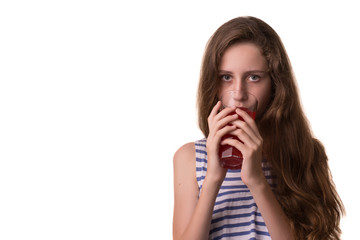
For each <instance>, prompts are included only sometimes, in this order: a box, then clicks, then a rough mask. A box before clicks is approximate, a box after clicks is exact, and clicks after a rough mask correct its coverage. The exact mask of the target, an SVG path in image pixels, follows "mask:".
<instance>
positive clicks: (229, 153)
mask: <svg viewBox="0 0 360 240" xmlns="http://www.w3.org/2000/svg"><path fill="white" fill-rule="evenodd" d="M220 101H221V103H222V109H224V108H226V107H232V106H236V108H240V109H241V110H244V111H245V112H247V113H248V114H249V115H250V116H251V117H252V118H253V119H254V120H255V115H256V109H257V104H258V101H257V99H256V97H255V96H254V95H252V94H251V93H243V92H241V91H228V92H225V93H224V94H223V95H222V96H221V97H220ZM231 114H235V111H234V112H232V113H230V115H231ZM238 118H239V120H241V121H244V119H243V118H242V117H240V116H238ZM226 138H232V139H237V140H239V138H238V137H236V136H233V135H230V134H226V135H225V136H224V137H223V138H222V139H221V140H224V139H226ZM239 141H240V140H239ZM219 157H220V164H221V166H222V167H224V168H228V169H241V167H242V162H243V155H242V153H241V152H240V151H239V150H238V149H237V148H235V147H233V146H230V145H220V151H219Z"/></svg>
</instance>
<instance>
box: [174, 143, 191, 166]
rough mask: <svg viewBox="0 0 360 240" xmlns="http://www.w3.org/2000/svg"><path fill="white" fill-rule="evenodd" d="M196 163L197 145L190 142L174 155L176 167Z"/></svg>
mask: <svg viewBox="0 0 360 240" xmlns="http://www.w3.org/2000/svg"><path fill="white" fill-rule="evenodd" d="M194 161H195V143H194V142H189V143H186V144H184V145H182V146H181V147H180V148H179V149H178V150H177V151H176V152H175V154H174V167H175V166H177V165H184V164H189V163H191V162H194Z"/></svg>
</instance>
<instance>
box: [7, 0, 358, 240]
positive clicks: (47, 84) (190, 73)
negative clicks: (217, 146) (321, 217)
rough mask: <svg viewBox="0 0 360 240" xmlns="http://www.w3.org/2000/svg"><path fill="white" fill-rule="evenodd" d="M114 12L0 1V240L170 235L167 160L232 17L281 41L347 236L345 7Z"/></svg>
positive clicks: (352, 177)
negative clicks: (204, 64) (212, 49)
mask: <svg viewBox="0 0 360 240" xmlns="http://www.w3.org/2000/svg"><path fill="white" fill-rule="evenodd" d="M127 2H129V3H122V2H119V1H95V0H93V1H80V0H73V1H70V0H65V1H45V0H44V1H16V0H15V1H1V3H0V239H4V240H7V239H171V236H172V235H171V231H172V230H171V227H172V211H173V209H172V207H173V186H172V181H173V172H172V171H173V169H172V157H173V154H174V152H175V151H176V150H177V149H178V148H179V147H180V146H181V145H182V144H184V143H186V142H190V141H194V140H196V139H199V138H202V134H201V132H200V131H199V130H198V128H197V117H196V105H195V101H196V88H197V84H198V77H199V70H200V64H201V58H202V54H203V51H204V47H205V44H206V42H207V40H208V39H209V37H210V36H211V34H212V33H213V32H214V31H215V30H216V29H217V28H218V27H219V26H220V25H221V24H223V23H224V22H226V21H228V20H230V19H232V18H234V17H237V16H243V15H252V16H256V17H259V18H261V19H263V20H264V21H266V22H267V23H268V24H270V25H271V26H272V27H273V28H274V29H275V30H276V31H277V32H278V34H279V35H280V36H281V38H282V40H283V42H284V45H285V47H286V49H287V51H288V54H289V56H290V59H291V61H292V64H293V68H294V71H295V74H296V77H297V79H298V85H299V90H300V93H301V97H302V102H303V106H304V109H305V111H306V114H307V116H308V118H309V121H310V123H311V125H312V129H313V132H314V134H315V136H316V137H318V138H319V139H320V140H321V141H322V142H323V143H324V145H325V146H326V148H327V153H328V157H329V164H330V168H331V170H332V173H333V177H334V181H335V183H336V185H337V188H338V192H339V194H340V196H341V197H342V200H343V202H344V204H345V207H346V210H347V216H346V217H345V218H344V219H343V220H342V223H341V225H342V229H343V232H344V234H343V239H354V237H355V236H356V234H357V233H358V230H357V227H358V224H357V223H358V217H357V216H358V215H359V214H360V209H359V204H358V203H359V201H360V195H359V194H356V191H355V189H358V183H359V167H360V165H359V160H360V159H359V154H358V152H357V150H358V149H357V147H358V143H359V140H358V138H357V137H358V135H359V134H360V131H359V125H358V123H359V121H360V119H359V110H358V103H359V100H360V99H359V87H358V86H359V84H358V83H359V80H360V79H359V60H358V58H359V56H360V48H359V42H360V37H359V30H358V26H359V24H358V23H359V22H360V17H359V14H358V8H357V7H356V6H357V5H355V1H354V2H350V1H336V2H335V1H323V2H321V1H309V2H306V1H298V2H296V3H294V2H291V1H282V2H281V1H188V2H186V1H185V2H184V1H163V2H158V1H127ZM340 2H341V3H340Z"/></svg>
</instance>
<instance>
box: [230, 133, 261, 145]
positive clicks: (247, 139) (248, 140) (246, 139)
mask: <svg viewBox="0 0 360 240" xmlns="http://www.w3.org/2000/svg"><path fill="white" fill-rule="evenodd" d="M229 134H231V135H233V136H235V137H237V138H238V139H239V140H240V141H241V142H242V143H243V144H244V145H245V146H248V147H251V148H256V147H257V146H258V145H260V141H257V140H254V139H253V138H252V137H251V136H249V134H247V132H245V131H244V130H243V129H238V128H236V129H235V130H233V131H231V132H230V133H229Z"/></svg>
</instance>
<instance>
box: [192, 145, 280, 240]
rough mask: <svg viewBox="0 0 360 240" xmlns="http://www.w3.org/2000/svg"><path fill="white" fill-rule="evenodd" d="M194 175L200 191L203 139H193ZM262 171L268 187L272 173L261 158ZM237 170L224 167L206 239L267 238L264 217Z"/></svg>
mask: <svg viewBox="0 0 360 240" xmlns="http://www.w3.org/2000/svg"><path fill="white" fill-rule="evenodd" d="M195 152H196V179H197V182H198V186H199V189H200V192H201V189H202V184H203V182H204V179H205V175H206V170H207V153H206V139H202V140H198V141H196V142H195ZM262 167H263V171H264V174H265V177H266V179H267V180H268V182H269V184H270V186H271V187H274V185H273V179H274V177H273V176H272V175H271V167H270V165H269V164H268V163H267V162H266V161H263V162H262ZM240 172H241V170H228V172H227V174H226V177H225V179H224V182H223V184H222V185H221V188H220V190H219V193H218V196H217V198H216V202H215V206H214V211H213V217H212V221H211V228H210V239H267V240H268V239H271V238H270V235H269V232H268V230H267V227H266V225H265V222H264V219H263V218H262V216H261V213H260V211H259V209H258V207H257V205H256V203H255V201H254V198H253V196H252V195H251V193H250V190H249V189H248V187H247V186H246V185H245V184H244V183H243V182H242V180H241V177H240Z"/></svg>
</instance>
